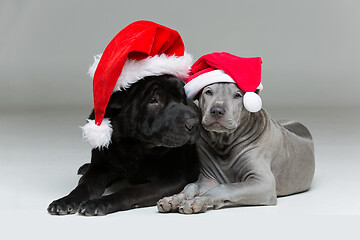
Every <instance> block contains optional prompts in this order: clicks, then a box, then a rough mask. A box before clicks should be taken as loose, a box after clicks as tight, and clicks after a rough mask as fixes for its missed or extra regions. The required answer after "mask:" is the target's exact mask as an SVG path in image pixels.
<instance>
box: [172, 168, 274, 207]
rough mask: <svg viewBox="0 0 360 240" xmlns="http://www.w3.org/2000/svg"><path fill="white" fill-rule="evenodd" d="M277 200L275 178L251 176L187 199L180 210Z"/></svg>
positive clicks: (267, 202) (272, 203)
mask: <svg viewBox="0 0 360 240" xmlns="http://www.w3.org/2000/svg"><path fill="white" fill-rule="evenodd" d="M276 202H277V197H276V189H275V179H274V177H273V176H272V175H271V176H270V175H268V177H256V178H249V179H247V180H246V181H244V182H237V183H229V184H220V185H218V186H217V187H215V188H213V189H211V190H209V191H208V192H206V193H205V194H203V195H200V196H197V197H195V198H193V199H190V200H185V201H183V202H182V203H181V204H180V205H179V212H180V213H185V214H191V213H198V212H204V211H206V209H207V207H208V206H213V207H214V209H219V208H222V207H224V206H241V205H275V204H276Z"/></svg>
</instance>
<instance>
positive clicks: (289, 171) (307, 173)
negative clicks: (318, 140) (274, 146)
mask: <svg viewBox="0 0 360 240" xmlns="http://www.w3.org/2000/svg"><path fill="white" fill-rule="evenodd" d="M277 123H278V126H279V129H281V131H282V132H283V134H284V136H285V138H286V139H285V144H286V149H287V152H284V153H283V154H282V155H283V157H284V160H285V161H283V162H282V163H280V162H281V161H273V162H272V165H271V168H272V171H273V174H274V177H275V180H276V192H277V195H278V196H285V195H290V194H294V193H299V192H304V191H306V190H308V189H309V188H310V185H311V182H312V179H313V176H314V170H315V156H314V142H313V139H312V136H311V134H310V132H309V130H308V129H307V128H306V127H305V126H304V125H303V124H301V123H299V122H296V121H287V120H281V121H277ZM275 124H276V123H275Z"/></svg>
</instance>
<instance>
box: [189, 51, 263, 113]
mask: <svg viewBox="0 0 360 240" xmlns="http://www.w3.org/2000/svg"><path fill="white" fill-rule="evenodd" d="M261 63H262V61H261V58H260V57H251V58H244V57H238V56H235V55H232V54H230V53H226V52H221V53H218V52H216V53H210V54H207V55H204V56H202V57H201V58H199V59H198V60H197V61H196V62H195V63H194V64H193V65H192V66H191V73H190V77H189V78H188V79H187V80H186V85H185V93H186V96H187V97H188V98H190V99H195V98H196V96H197V95H198V93H200V91H201V90H202V89H203V88H204V87H206V86H207V85H210V84H213V83H222V82H230V83H236V84H237V85H238V87H239V88H240V89H241V90H242V91H243V92H244V93H245V94H244V97H243V103H244V106H245V108H246V109H247V110H248V111H249V112H257V111H259V110H260V109H261V107H262V102H261V98H260V96H259V95H258V94H257V93H255V91H256V90H259V91H261V90H262V88H263V86H262V84H261Z"/></svg>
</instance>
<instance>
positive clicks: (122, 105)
mask: <svg viewBox="0 0 360 240" xmlns="http://www.w3.org/2000/svg"><path fill="white" fill-rule="evenodd" d="M105 117H106V118H110V120H111V124H112V126H113V134H112V139H111V143H110V145H109V147H108V148H102V149H98V148H96V149H93V150H92V156H91V163H90V164H85V165H84V166H82V167H80V169H79V171H78V173H79V174H83V176H82V177H81V179H80V181H79V184H78V186H77V187H76V188H75V189H74V190H73V191H72V192H71V193H70V194H69V195H67V196H65V197H63V198H61V199H58V200H56V201H54V202H52V203H51V204H50V205H49V207H48V212H49V213H50V214H56V215H63V214H71V213H75V212H77V211H78V212H79V213H80V214H83V215H105V214H108V213H111V212H116V211H120V210H127V209H131V208H135V207H145V206H153V205H155V204H156V202H157V201H158V200H159V199H161V198H162V197H164V196H170V195H172V194H175V193H177V192H179V191H181V190H182V189H183V188H184V186H185V185H186V184H187V183H189V182H193V181H195V180H196V179H197V176H198V173H199V168H198V163H197V157H196V150H195V145H194V143H195V141H196V138H197V136H198V124H199V113H198V112H197V110H196V107H195V106H194V105H193V103H191V102H189V101H188V100H187V99H186V96H185V93H184V90H183V83H182V82H181V81H180V80H179V79H177V78H175V77H173V76H169V75H163V76H153V77H146V78H145V79H144V80H141V81H138V82H137V83H134V84H133V85H132V86H131V87H130V88H129V89H127V90H126V91H119V92H115V93H113V95H112V96H111V99H110V101H109V104H108V107H107V109H106V113H105ZM89 118H90V119H94V112H93V113H92V114H91V115H90V117H89ZM122 179H126V180H127V181H128V182H129V183H130V184H132V185H131V186H130V187H126V188H123V189H121V190H119V191H117V192H115V193H113V194H111V195H107V196H102V195H103V193H104V191H105V188H106V187H108V186H110V185H111V184H112V183H114V182H115V181H118V180H122Z"/></svg>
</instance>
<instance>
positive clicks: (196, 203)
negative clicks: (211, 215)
mask: <svg viewBox="0 0 360 240" xmlns="http://www.w3.org/2000/svg"><path fill="white" fill-rule="evenodd" d="M208 204H209V201H208V198H207V197H195V198H193V199H189V200H184V201H182V202H181V203H180V204H179V207H178V208H179V212H180V213H184V214H192V213H203V212H206V210H207V208H208Z"/></svg>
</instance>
